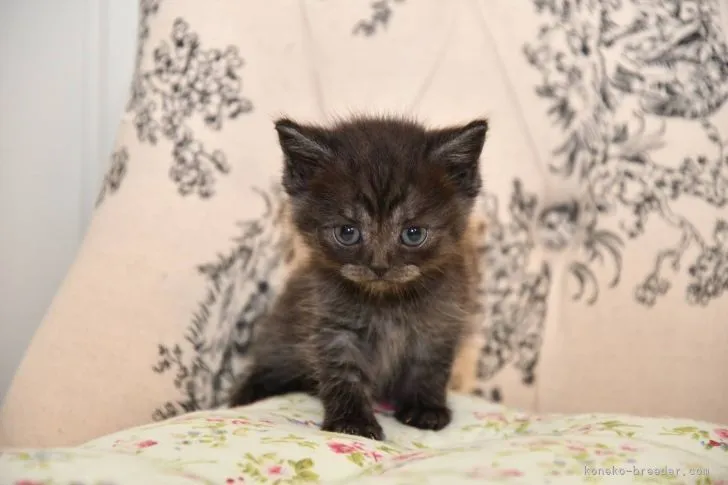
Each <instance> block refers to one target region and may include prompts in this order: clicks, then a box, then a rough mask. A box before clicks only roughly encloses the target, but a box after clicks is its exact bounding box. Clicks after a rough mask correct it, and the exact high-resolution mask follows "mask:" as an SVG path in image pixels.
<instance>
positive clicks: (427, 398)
mask: <svg viewBox="0 0 728 485" xmlns="http://www.w3.org/2000/svg"><path fill="white" fill-rule="evenodd" d="M454 354H455V346H454V345H452V346H448V348H442V349H431V350H430V351H423V350H422V349H420V351H419V352H418V353H417V354H416V355H413V356H410V357H411V358H412V360H411V361H410V362H408V363H407V364H406V365H407V366H408V368H407V369H405V370H404V372H403V374H402V376H401V379H400V382H399V385H398V386H397V389H396V390H395V413H394V417H395V418H396V419H397V420H398V421H399V422H401V423H403V424H406V425H409V426H413V427H415V428H419V429H427V430H435V431H438V430H441V429H443V428H444V427H445V426H447V425H448V424H450V420H451V419H452V412H451V411H450V408H449V407H448V406H447V386H448V381H449V379H450V373H451V369H452V361H453V358H454Z"/></svg>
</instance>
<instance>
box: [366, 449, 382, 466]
mask: <svg viewBox="0 0 728 485" xmlns="http://www.w3.org/2000/svg"><path fill="white" fill-rule="evenodd" d="M368 455H369V458H371V459H372V460H374V463H379V460H381V459H382V458H383V457H384V455H382V454H381V453H379V452H378V451H370V452H369V453H368Z"/></svg>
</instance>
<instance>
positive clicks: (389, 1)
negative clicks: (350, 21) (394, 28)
mask: <svg viewBox="0 0 728 485" xmlns="http://www.w3.org/2000/svg"><path fill="white" fill-rule="evenodd" d="M398 3H404V0H375V1H373V2H372V3H371V14H370V16H369V17H368V18H365V19H362V20H360V21H358V22H357V23H356V25H354V29H353V30H352V33H353V34H354V35H363V36H365V37H371V36H372V35H374V34H376V33H377V32H380V31H382V30H385V29H386V28H387V26H388V25H389V20H390V18H391V17H392V11H393V10H392V6H393V5H395V4H398Z"/></svg>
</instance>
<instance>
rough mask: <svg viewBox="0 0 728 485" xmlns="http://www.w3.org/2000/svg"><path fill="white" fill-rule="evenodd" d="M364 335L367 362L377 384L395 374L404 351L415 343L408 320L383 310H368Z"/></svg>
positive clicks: (403, 356) (382, 382) (410, 323)
mask: <svg viewBox="0 0 728 485" xmlns="http://www.w3.org/2000/svg"><path fill="white" fill-rule="evenodd" d="M369 317H370V322H369V326H368V329H369V330H368V332H367V333H366V335H365V345H367V347H368V349H367V350H368V352H367V353H368V354H369V356H370V359H371V360H370V363H371V365H372V370H373V372H374V374H375V378H376V379H377V381H378V382H379V383H381V384H386V383H388V382H390V381H391V380H392V378H393V376H394V375H396V374H398V373H399V370H400V369H401V368H402V365H403V363H404V361H405V360H406V356H407V354H408V353H409V352H410V351H411V349H412V348H413V346H416V345H418V343H417V342H416V340H415V337H416V334H415V332H414V331H413V328H412V322H411V321H410V320H409V319H406V318H402V317H401V316H398V315H394V314H392V313H387V312H372V314H371V315H369Z"/></svg>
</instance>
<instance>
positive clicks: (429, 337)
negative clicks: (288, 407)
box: [231, 117, 488, 440]
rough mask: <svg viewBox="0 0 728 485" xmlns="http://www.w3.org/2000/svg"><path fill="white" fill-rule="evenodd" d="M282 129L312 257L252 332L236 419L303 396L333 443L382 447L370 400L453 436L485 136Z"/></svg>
mask: <svg viewBox="0 0 728 485" xmlns="http://www.w3.org/2000/svg"><path fill="white" fill-rule="evenodd" d="M275 128H276V130H277V133H278V138H279V142H280V145H281V148H282V150H283V153H284V159H285V165H284V170H283V187H284V189H285V191H286V193H287V194H288V196H289V199H290V204H291V207H290V209H291V218H292V221H293V225H294V228H295V230H296V232H297V236H298V237H299V238H300V240H301V241H302V242H303V244H304V245H305V247H306V252H307V257H306V259H305V261H302V262H301V263H299V264H298V265H297V266H296V267H295V269H294V270H293V271H292V274H291V275H290V276H289V279H288V280H287V283H286V286H285V288H284V290H283V291H282V293H281V295H280V296H279V298H278V300H277V301H276V303H275V305H274V307H273V309H272V311H271V313H270V315H269V317H268V319H267V320H266V321H265V322H264V323H263V324H262V325H261V326H260V327H259V328H258V329H257V332H258V334H257V335H256V337H255V345H254V346H253V364H252V367H251V370H250V372H249V374H248V376H247V377H246V379H245V380H244V382H243V383H242V385H241V386H240V387H239V388H237V389H236V390H235V391H234V392H233V395H232V399H231V405H232V406H239V405H244V404H249V403H252V402H255V401H258V400H260V399H264V398H267V397H270V396H275V395H280V394H284V393H289V392H308V393H311V394H314V395H318V396H319V397H320V399H321V401H322V403H323V407H324V420H323V425H322V429H323V430H325V431H331V432H339V433H346V434H352V435H359V436H363V437H367V438H373V439H377V440H381V439H383V437H384V436H383V432H382V428H381V426H380V425H379V423H378V422H377V420H376V418H375V416H374V413H373V408H372V403H373V402H374V401H375V400H382V401H387V402H390V403H392V404H393V405H394V407H395V417H396V419H397V420H399V421H400V422H402V423H405V424H408V425H411V426H414V427H416V428H420V429H428V430H440V429H442V428H444V427H445V426H447V425H448V424H449V422H450V419H451V411H450V409H449V408H448V405H447V401H446V395H447V386H448V382H449V379H450V376H451V370H452V367H453V361H454V359H455V356H456V353H457V352H458V349H460V348H461V346H463V342H464V339H465V337H466V336H468V335H470V333H471V332H472V326H471V324H472V322H473V316H474V314H475V312H476V303H475V281H476V272H477V264H475V262H474V257H475V252H474V247H473V241H472V240H471V238H470V237H469V236H468V234H469V231H468V223H469V218H470V213H471V211H472V207H473V205H474V201H475V199H476V197H477V196H478V194H479V191H480V188H481V178H480V170H479V157H480V153H481V150H482V148H483V144H484V142H485V135H486V132H487V128H488V125H487V122H486V121H485V120H475V121H472V122H470V123H468V124H465V125H462V126H455V127H449V128H445V129H438V130H428V129H426V128H424V127H423V126H421V125H419V124H417V123H415V122H413V121H408V120H403V119H396V118H365V117H360V118H353V119H351V120H348V121H340V122H338V123H336V124H334V125H333V126H332V127H329V128H326V127H321V126H313V125H304V124H298V123H295V122H294V121H291V120H289V119H281V120H279V121H277V122H276V124H275ZM464 347H465V348H467V345H465V346H464Z"/></svg>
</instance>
